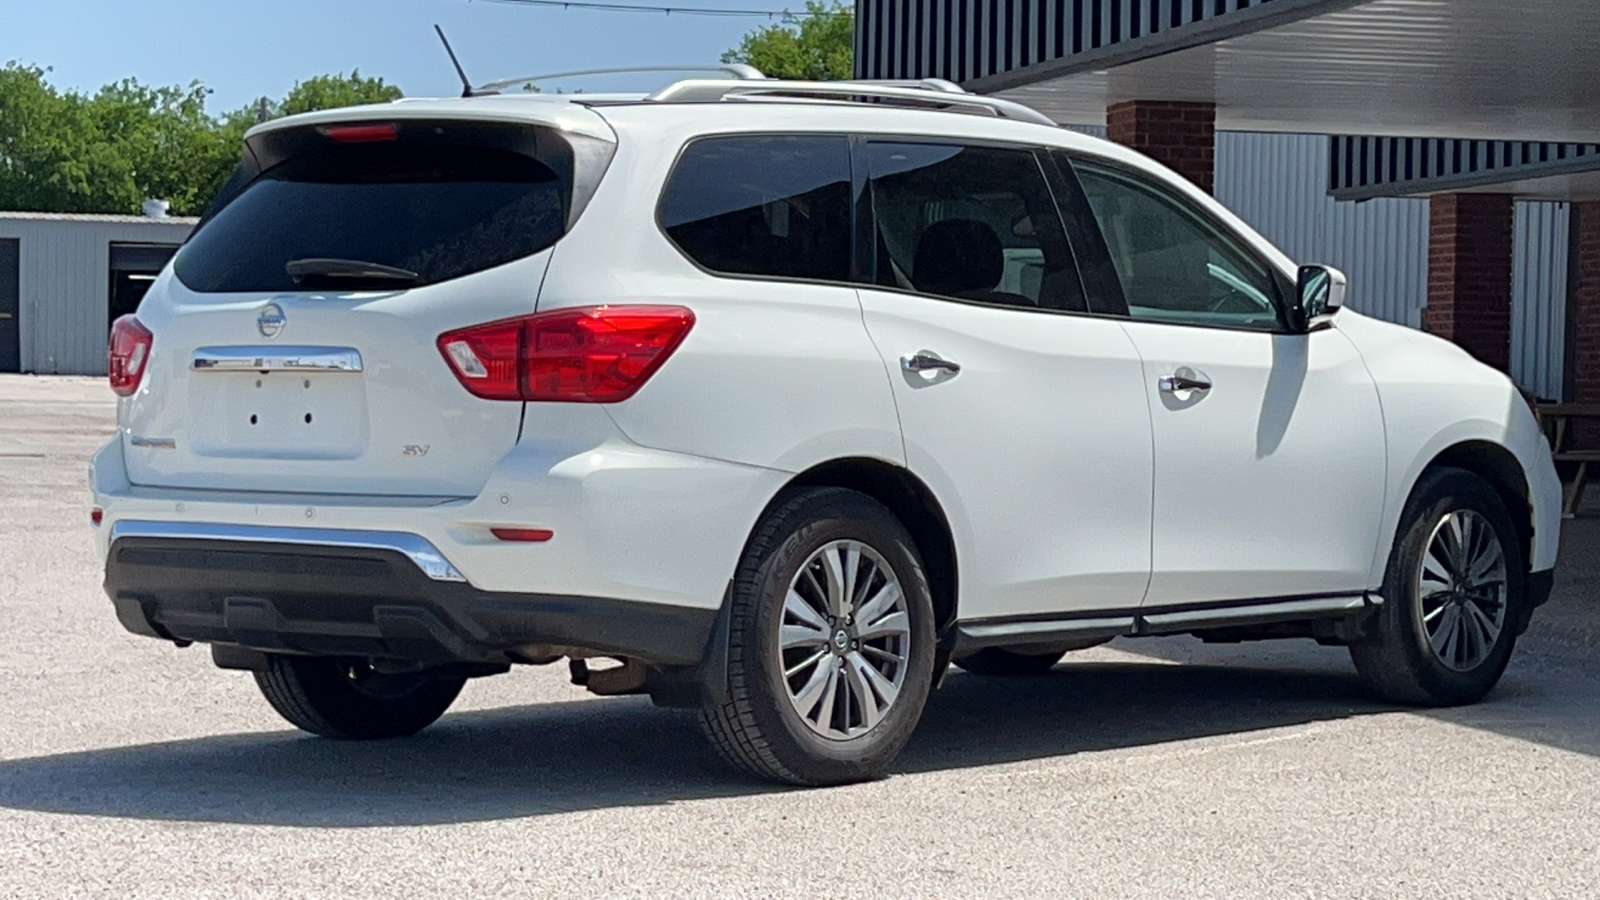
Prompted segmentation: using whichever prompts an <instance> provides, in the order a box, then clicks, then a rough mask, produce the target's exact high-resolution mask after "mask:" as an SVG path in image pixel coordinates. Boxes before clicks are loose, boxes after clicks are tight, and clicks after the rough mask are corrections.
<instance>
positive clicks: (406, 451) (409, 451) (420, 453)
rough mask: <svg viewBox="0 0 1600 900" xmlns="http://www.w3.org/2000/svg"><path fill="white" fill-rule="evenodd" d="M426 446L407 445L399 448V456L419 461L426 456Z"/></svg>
mask: <svg viewBox="0 0 1600 900" xmlns="http://www.w3.org/2000/svg"><path fill="white" fill-rule="evenodd" d="M428 447H429V445H428V444H407V445H405V447H403V448H401V450H400V455H401V456H404V457H406V458H408V459H421V458H422V457H424V456H427V455H428Z"/></svg>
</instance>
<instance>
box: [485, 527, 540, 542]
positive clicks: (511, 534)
mask: <svg viewBox="0 0 1600 900" xmlns="http://www.w3.org/2000/svg"><path fill="white" fill-rule="evenodd" d="M489 532H490V533H491V534H493V535H494V536H495V537H497V538H499V539H500V540H502V541H523V542H524V543H529V544H542V543H544V542H545V541H548V540H550V539H551V538H553V537H555V536H556V533H555V532H554V531H551V530H550V529H548V528H491V529H489Z"/></svg>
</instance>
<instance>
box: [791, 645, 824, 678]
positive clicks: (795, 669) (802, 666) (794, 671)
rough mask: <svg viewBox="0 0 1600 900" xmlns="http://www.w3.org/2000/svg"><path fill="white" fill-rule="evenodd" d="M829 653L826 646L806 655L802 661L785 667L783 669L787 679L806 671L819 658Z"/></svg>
mask: <svg viewBox="0 0 1600 900" xmlns="http://www.w3.org/2000/svg"><path fill="white" fill-rule="evenodd" d="M827 655H828V650H827V648H826V647H824V648H823V649H821V650H818V651H817V652H815V653H813V654H811V655H810V656H808V657H806V658H805V659H803V660H801V661H800V662H798V663H795V664H794V665H792V666H790V667H789V668H787V669H784V670H783V677H784V678H785V679H788V678H793V677H794V676H796V675H799V674H800V673H801V672H804V671H805V670H806V667H807V666H811V665H814V664H815V663H816V662H817V660H820V659H822V658H823V657H824V656H827Z"/></svg>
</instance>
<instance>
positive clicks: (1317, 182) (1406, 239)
mask: <svg viewBox="0 0 1600 900" xmlns="http://www.w3.org/2000/svg"><path fill="white" fill-rule="evenodd" d="M1067 127H1069V128H1071V129H1072V130H1073V131H1079V132H1082V133H1084V134H1092V135H1095V136H1096V137H1104V136H1105V133H1106V130H1105V128H1104V127H1103V126H1097V125H1070V126H1067ZM1216 172H1217V182H1216V195H1217V199H1219V200H1221V201H1222V202H1223V203H1224V204H1226V205H1227V207H1228V208H1229V209H1231V210H1233V211H1234V212H1236V213H1238V214H1239V216H1240V217H1241V218H1243V219H1244V220H1245V221H1247V222H1249V223H1250V224H1251V225H1253V226H1254V227H1255V228H1256V230H1257V231H1260V232H1261V233H1262V234H1263V235H1264V236H1266V238H1267V239H1268V240H1270V241H1272V242H1273V243H1274V244H1277V245H1278V247H1279V248H1281V249H1282V250H1283V252H1284V253H1287V254H1288V255H1289V256H1290V258H1292V259H1295V260H1299V261H1301V262H1308V263H1309V262H1318V263H1325V264H1327V265H1330V266H1336V267H1337V268H1339V269H1341V270H1343V271H1344V273H1345V274H1346V275H1347V276H1349V278H1350V295H1349V305H1350V308H1351V309H1354V310H1358V311H1360V312H1362V313H1365V314H1367V315H1369V316H1373V317H1375V318H1379V319H1384V320H1387V321H1390V322H1398V323H1400V324H1402V325H1409V326H1410V327H1412V328H1420V327H1422V309H1423V307H1424V306H1425V305H1426V302H1427V296H1428V201H1427V200H1413V199H1388V200H1369V201H1365V202H1360V203H1348V202H1339V201H1335V200H1334V199H1333V198H1331V197H1329V196H1328V139H1327V137H1326V136H1324V135H1316V134H1255V133H1248V132H1218V134H1217V161H1216ZM1567 239H1568V235H1567V205H1566V204H1565V203H1518V204H1517V207H1516V258H1515V262H1514V266H1513V279H1512V298H1511V316H1512V319H1511V377H1513V378H1515V379H1516V380H1517V381H1519V382H1521V383H1522V384H1523V385H1524V386H1526V387H1528V388H1530V389H1532V390H1533V391H1534V392H1536V393H1537V394H1538V395H1539V396H1540V397H1543V398H1545V399H1547V400H1559V399H1561V396H1562V388H1563V356H1564V353H1565V343H1566V341H1565V338H1566V303H1567V301H1566V297H1567V263H1566V260H1567Z"/></svg>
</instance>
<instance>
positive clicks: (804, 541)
mask: <svg viewBox="0 0 1600 900" xmlns="http://www.w3.org/2000/svg"><path fill="white" fill-rule="evenodd" d="M730 603H731V605H730V608H729V615H730V620H729V622H730V633H729V646H728V684H727V698H726V702H723V703H708V704H707V705H706V706H705V707H704V708H703V709H702V710H701V716H700V721H701V725H702V726H703V727H704V729H705V731H706V734H707V736H709V737H710V738H711V741H712V743H713V744H715V745H716V747H717V749H718V751H719V752H720V753H721V754H722V755H723V757H725V758H726V759H727V760H728V761H729V762H731V763H732V764H733V765H735V766H736V767H738V768H740V769H742V770H744V771H745V772H748V773H750V774H753V775H756V776H758V777H761V778H767V779H772V780H777V781H785V782H789V783H791V784H801V785H826V784H842V783H846V782H852V781H863V780H866V779H871V778H876V777H879V776H880V775H882V774H883V773H884V771H885V770H886V769H887V768H888V766H889V764H890V763H891V762H892V761H893V760H894V758H895V756H896V755H898V754H899V752H900V750H901V748H902V747H904V746H905V743H906V741H907V740H908V739H909V738H910V737H911V732H912V730H913V729H914V728H915V727H916V725H917V720H918V719H919V718H920V717H921V715H922V707H923V704H924V703H925V702H926V701H927V698H928V690H929V687H930V685H931V683H932V675H933V658H934V635H933V601H932V597H931V594H930V592H929V589H928V581H927V576H926V575H925V574H924V570H923V567H922V562H921V560H920V559H919V557H918V556H917V552H916V548H915V545H914V544H913V543H912V540H911V536H910V535H909V534H907V533H906V530H905V528H904V527H903V526H902V525H901V524H900V522H899V520H897V519H896V518H895V517H894V515H893V514H892V513H890V512H889V510H888V509H886V508H884V506H883V505H882V504H880V503H878V502H877V501H875V500H873V499H871V498H870V497H867V496H865V495H863V494H859V493H856V492H854V491H847V490H843V489H838V488H823V489H814V490H808V491H804V492H802V493H798V494H796V495H794V496H793V497H791V498H789V499H788V500H787V501H786V502H783V503H782V504H781V505H779V506H778V508H777V509H776V510H774V511H773V512H772V513H771V514H770V515H769V516H768V517H767V518H766V519H765V520H764V521H763V522H762V523H761V525H759V526H758V527H757V529H756V533H755V535H754V536H753V537H752V538H751V540H750V544H749V546H748V547H747V548H746V551H745V555H744V558H743V560H742V561H741V563H740V566H739V569H738V572H737V574H736V576H735V578H734V585H733V593H732V597H731V601H730Z"/></svg>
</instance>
